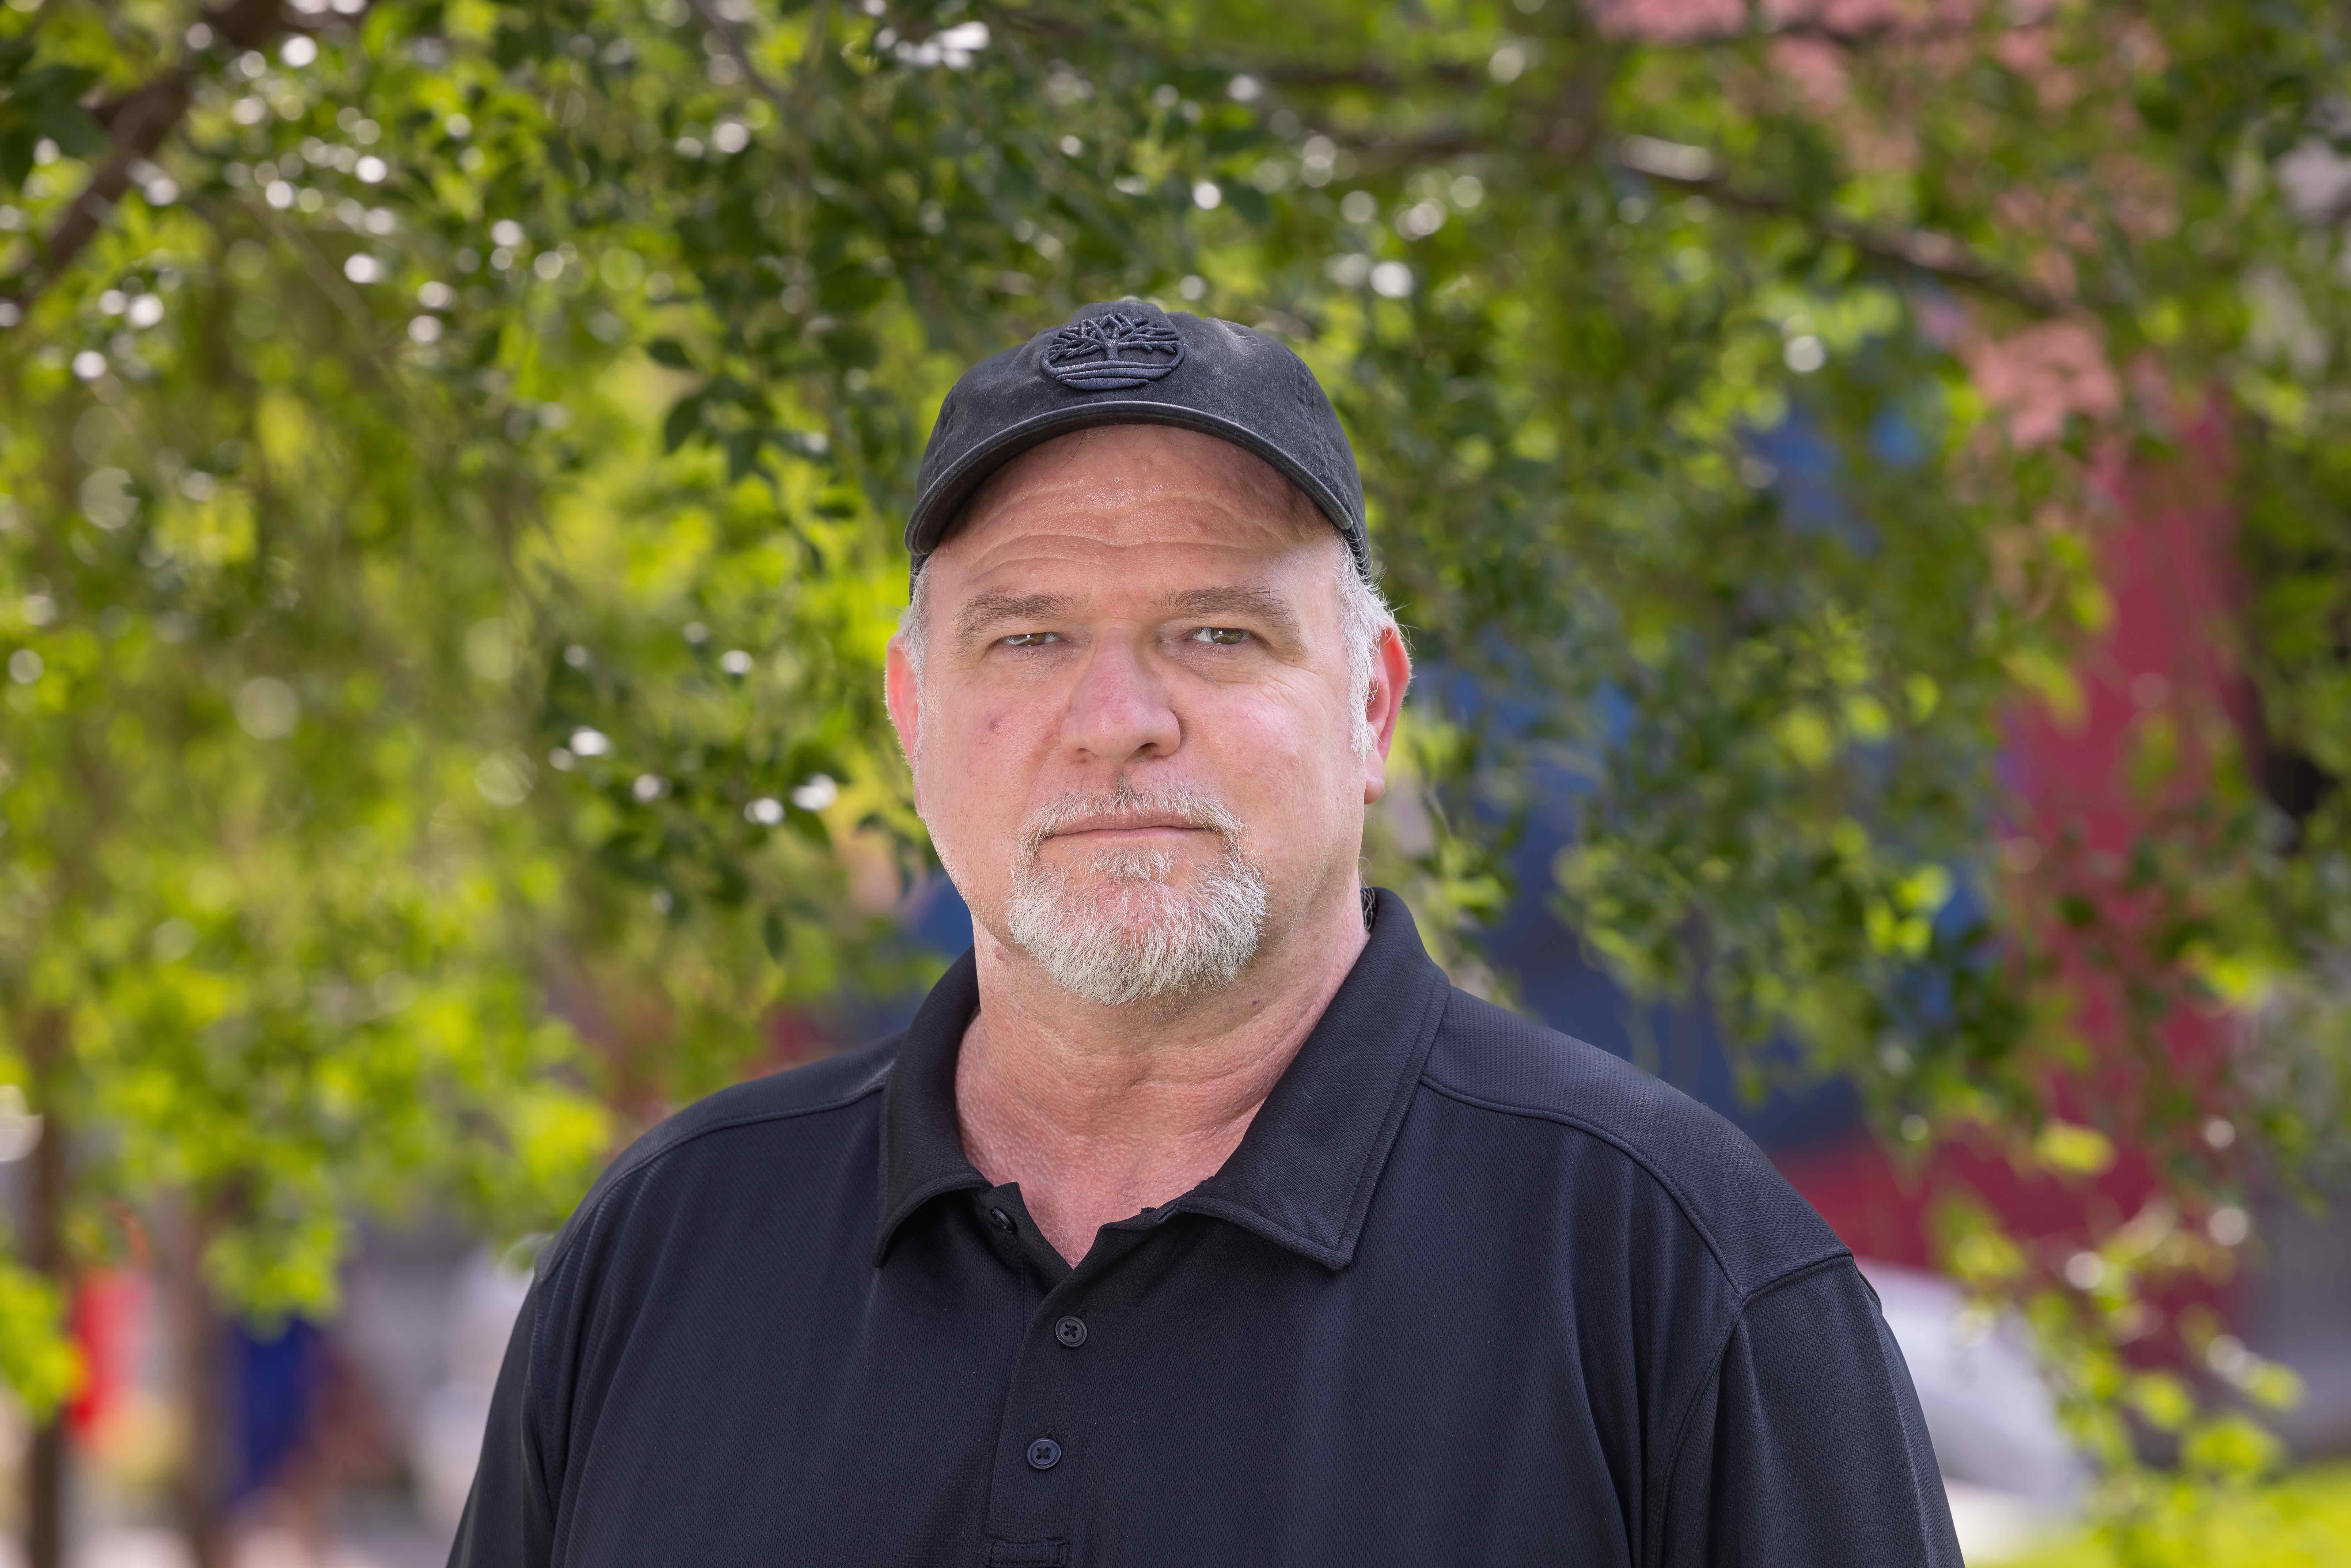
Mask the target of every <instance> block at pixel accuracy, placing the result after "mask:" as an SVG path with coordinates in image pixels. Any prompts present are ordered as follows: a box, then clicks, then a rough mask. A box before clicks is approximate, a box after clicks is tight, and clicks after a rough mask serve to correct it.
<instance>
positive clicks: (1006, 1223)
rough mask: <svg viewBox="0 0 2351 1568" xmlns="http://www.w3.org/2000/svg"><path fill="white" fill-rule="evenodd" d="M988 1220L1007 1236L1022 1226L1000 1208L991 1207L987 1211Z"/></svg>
mask: <svg viewBox="0 0 2351 1568" xmlns="http://www.w3.org/2000/svg"><path fill="white" fill-rule="evenodd" d="M987 1222H988V1223H989V1224H990V1225H993V1226H994V1227H996V1228H998V1230H1001V1231H1002V1232H1004V1234H1005V1235H1007V1236H1009V1235H1011V1234H1012V1233H1013V1232H1014V1231H1016V1230H1018V1229H1019V1228H1020V1227H1019V1223H1018V1222H1017V1221H1015V1220H1014V1219H1013V1218H1012V1217H1011V1216H1010V1215H1008V1214H1007V1213H1005V1212H1004V1211H1003V1210H1002V1209H1000V1208H991V1209H989V1210H988V1211H987Z"/></svg>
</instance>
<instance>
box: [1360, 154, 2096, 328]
mask: <svg viewBox="0 0 2351 1568" xmlns="http://www.w3.org/2000/svg"><path fill="white" fill-rule="evenodd" d="M1596 129H1597V128H1596V127H1595V126H1594V125H1593V124H1592V123H1591V122H1590V120H1588V119H1586V118H1583V117H1581V116H1576V115H1562V116H1561V117H1559V118H1557V119H1555V120H1552V121H1551V122H1550V124H1549V126H1548V128H1547V129H1546V130H1545V131H1543V132H1542V133H1541V134H1540V135H1537V136H1534V137H1531V138H1529V139H1527V140H1525V141H1516V140H1512V141H1507V142H1506V141H1504V140H1503V139H1501V138H1499V137H1498V136H1496V135H1494V134H1492V133H1488V132H1482V131H1471V130H1468V129H1466V128H1461V127H1455V128H1450V129H1447V130H1443V131H1431V132H1429V133H1427V134H1425V135H1420V136H1408V137H1393V138H1391V137H1374V138H1371V139H1369V140H1351V139H1349V138H1347V137H1345V136H1343V135H1342V134H1341V133H1339V132H1337V131H1324V134H1325V135H1327V136H1330V137H1331V138H1332V140H1333V141H1339V142H1341V143H1342V144H1343V145H1349V146H1352V147H1353V149H1354V150H1355V151H1357V152H1361V153H1368V154H1370V155H1372V156H1374V157H1377V158H1378V159H1380V161H1381V162H1384V163H1388V164H1392V165H1393V164H1405V163H1411V162H1426V161H1433V160H1437V159H1444V158H1458V157H1464V156H1468V155H1471V154H1483V155H1489V156H1502V157H1510V158H1516V159H1520V160H1524V159H1525V158H1526V157H1527V156H1528V155H1529V154H1530V153H1537V154H1540V153H1548V154H1550V155H1551V158H1552V161H1553V162H1559V163H1573V162H1583V160H1584V159H1585V158H1587V157H1589V156H1590V155H1591V148H1592V144H1593V141H1594V140H1595V139H1596V138H1595V131H1596ZM1604 157H1605V158H1606V161H1607V162H1609V163H1611V164H1613V165H1614V167H1616V168H1619V169H1622V170H1624V171H1625V172H1627V173H1631V174H1638V175H1639V176H1641V178H1643V179H1645V180H1647V181H1650V182H1651V183H1656V184H1659V185H1664V186H1667V187H1669V188H1671V189H1674V190H1677V191H1687V192H1688V193H1691V194H1693V195H1702V196H1705V197H1706V198H1707V199H1708V201H1712V202H1718V203H1719V204H1722V205H1723V206H1726V207H1729V208H1732V209H1735V210H1737V211H1740V212H1746V213H1755V214H1762V215H1766V216H1771V217H1783V218H1792V219H1794V220H1795V221H1796V222H1798V223H1801V224H1803V225H1806V226H1807V227H1809V228H1811V229H1813V231H1814V232H1816V233H1818V234H1821V235H1826V236H1827V237H1829V238H1831V239H1834V240H1838V241H1840V242H1842V243H1844V244H1845V245H1849V246H1852V247H1853V248H1854V249H1855V250H1856V251H1858V252H1860V253H1861V254H1862V255H1864V256H1868V257H1869V258H1871V259H1872V260H1874V261H1877V262H1882V263H1885V264H1887V265H1889V266H1894V267H1902V268H1905V269H1907V270H1909V271H1913V272H1923V273H1927V274H1928V275H1930V276H1932V277H1939V278H1941V279H1943V280H1944V281H1946V282H1948V283H1950V284H1953V285H1956V286H1958V287H1964V288H1969V289H1972V290H1974V291H1975V292H1977V293H1979V294H1984V295H1989V296H1991V297H1992V298H1997V299H2001V300H2004V301H2006V302H2007V303H2009V304H2011V305H2015V306H2018V307H2020V308H2023V309H2025V310H2028V311H2031V312H2032V314H2034V315H2036V316H2062V315H2064V314H2065V313H2066V312H2067V311H2069V310H2072V309H2074V308H2076V307H2077V306H2078V305H2079V304H2080V303H2081V301H2080V300H2079V299H2078V298H2074V297H2073V296H2071V295H2066V294H2060V293H2058V292H2056V291H2054V290H2052V289H2049V288H2045V287H2043V286H2042V285H2040V284H2038V283H2035V282H2033V281H2032V279H2031V278H2027V277H2018V276H2017V275H2016V274H2014V273H2012V272H2008V271H2005V270H2003V269H2002V268H2001V267H1996V266H1994V265H1993V264H1992V263H1991V262H1990V261H1988V260H1986V259H1985V258H1984V257H1983V256H1980V255H1979V254H1978V253H1977V252H1976V251H1975V250H1974V249H1972V248H1971V247H1970V246H1968V245H1967V244H1966V242H1964V241H1962V240H1959V239H1955V238H1953V237H1952V236H1950V235H1946V234H1938V233H1937V232H1935V231H1934V230H1932V229H1903V228H1891V227H1881V226H1878V225H1871V224H1865V223H1859V222H1856V221H1855V220H1854V219H1851V218H1847V217H1843V216H1840V215H1839V214H1835V213H1830V212H1822V211H1819V210H1817V209H1815V208H1813V207H1809V206H1807V205H1805V204H1802V203H1799V202H1797V201H1796V200H1795V199H1794V198H1792V197H1791V196H1789V195H1787V194H1786V193H1782V192H1778V191H1772V190H1770V189H1766V188H1762V187H1759V186H1754V185H1750V184H1746V183H1740V182H1737V181H1734V180H1732V179H1730V178H1729V177H1728V176H1725V175H1721V174H1718V173H1716V172H1714V169H1715V166H1716V161H1715V159H1714V157H1713V156H1712V155H1711V154H1710V153H1708V152H1706V151H1705V150H1704V149H1702V148H1697V147H1678V146H1675V145H1673V144H1670V143H1667V142H1660V141H1654V140H1652V139H1649V138H1645V137H1638V136H1633V137H1626V138H1625V139H1624V140H1623V141H1620V142H1618V143H1617V145H1616V149H1615V151H1614V152H1613V153H1611V154H1604Z"/></svg>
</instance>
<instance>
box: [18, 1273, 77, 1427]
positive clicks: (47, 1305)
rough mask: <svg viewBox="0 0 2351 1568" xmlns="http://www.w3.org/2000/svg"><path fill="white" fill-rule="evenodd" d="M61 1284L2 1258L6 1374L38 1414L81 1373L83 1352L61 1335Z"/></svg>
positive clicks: (44, 1412)
mask: <svg viewBox="0 0 2351 1568" xmlns="http://www.w3.org/2000/svg"><path fill="white" fill-rule="evenodd" d="M62 1305H63V1303H62V1302H60V1301H58V1299H57V1287H56V1286H55V1285H54V1284H52V1283H50V1282H49V1281H47V1280H44V1279H42V1278H40V1277H39V1276H38V1275H37V1274H32V1273H28V1272H27V1271H26V1270H23V1269H20V1268H18V1267H16V1265H15V1264H13V1263H6V1262H0V1379H5V1380H6V1382H7V1385H8V1387H9V1389H10V1391H11V1392H13V1393H14V1394H15V1395H16V1397H17V1398H18V1399H20V1400H22V1401H23V1402H24V1405H25V1407H26V1409H28V1410H30V1411H32V1412H33V1413H34V1414H35V1415H36V1416H46V1415H47V1414H48V1413H49V1412H50V1411H52V1410H54V1409H56V1408H57V1404H58V1402H59V1401H60V1400H62V1399H64V1398H65V1397H66V1396H68V1395H69V1394H71V1393H72V1392H73V1391H74V1386H75V1385H76V1384H78V1382H79V1381H80V1379H81V1363H80V1358H79V1357H78V1356H77V1355H76V1354H74V1351H73V1347H72V1346H70V1345H68V1344H67V1343H64V1342H63V1341H61V1340H60V1339H59V1338H58V1337H57V1316H58V1313H59V1312H60V1311H61V1309H62Z"/></svg>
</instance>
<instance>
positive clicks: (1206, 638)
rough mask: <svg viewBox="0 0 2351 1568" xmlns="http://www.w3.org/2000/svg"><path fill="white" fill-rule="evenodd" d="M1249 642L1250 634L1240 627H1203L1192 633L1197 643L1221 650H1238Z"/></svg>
mask: <svg viewBox="0 0 2351 1568" xmlns="http://www.w3.org/2000/svg"><path fill="white" fill-rule="evenodd" d="M1192 641H1194V642H1195V643H1214V644H1215V645H1216V646H1217V647H1219V648H1238V647H1239V646H1240V645H1241V644H1242V643H1246V642H1248V641H1249V633H1248V632H1244V631H1242V630H1241V629H1240V628H1239V627H1238V626H1203V627H1201V628H1200V629H1199V630H1198V631H1196V632H1193V633H1192Z"/></svg>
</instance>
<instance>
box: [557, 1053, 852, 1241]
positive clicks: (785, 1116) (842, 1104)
mask: <svg viewBox="0 0 2351 1568" xmlns="http://www.w3.org/2000/svg"><path fill="white" fill-rule="evenodd" d="M889 1081H890V1079H889V1074H888V1073H887V1072H886V1071H885V1072H883V1074H882V1075H881V1076H880V1077H878V1078H876V1079H875V1080H874V1081H873V1082H871V1083H868V1084H866V1085H865V1086H864V1087H862V1088H861V1089H859V1090H857V1091H856V1092H854V1093H851V1094H843V1095H840V1096H838V1097H836V1098H834V1099H831V1100H827V1101H823V1102H821V1103H818V1104H814V1105H793V1106H789V1107H787V1108H784V1109H781V1110H774V1111H757V1112H751V1113H746V1114H743V1115H739V1116H729V1117H727V1118H726V1119H725V1120H724V1121H719V1122H713V1123H711V1124H709V1125H708V1126H706V1127H696V1128H695V1129H694V1130H693V1131H692V1132H690V1133H687V1134H683V1135H682V1136H680V1137H678V1138H677V1139H676V1140H675V1141H674V1142H671V1143H667V1144H664V1145H662V1146H661V1147H660V1148H657V1149H649V1150H647V1151H646V1152H645V1153H644V1154H643V1155H640V1156H638V1158H637V1159H636V1160H635V1161H634V1162H632V1164H630V1165H628V1166H617V1167H615V1168H614V1169H613V1170H611V1172H610V1173H608V1174H609V1176H610V1177H611V1179H610V1180H609V1181H607V1182H605V1183H604V1184H603V1185H604V1191H603V1194H602V1196H601V1197H598V1198H597V1199H596V1204H595V1207H593V1208H591V1209H590V1210H589V1211H588V1213H587V1215H586V1216H585V1218H584V1219H583V1221H582V1223H580V1226H579V1227H578V1228H577V1229H576V1230H575V1229H573V1228H571V1227H569V1226H567V1227H565V1229H566V1231H567V1232H569V1236H570V1237H571V1238H577V1237H579V1236H582V1235H585V1234H587V1233H588V1232H589V1231H591V1230H593V1229H595V1228H596V1225H597V1222H598V1220H599V1219H600V1218H601V1216H602V1214H603V1212H604V1208H605V1206H606V1205H608V1204H610V1203H611V1201H612V1195H613V1194H615V1193H617V1192H619V1191H620V1190H621V1188H622V1187H623V1186H627V1185H628V1184H629V1183H630V1182H632V1181H633V1180H634V1179H635V1178H636V1177H638V1176H641V1175H643V1173H644V1172H646V1171H649V1170H651V1169H653V1166H657V1165H659V1164H660V1163H661V1162H662V1161H663V1160H665V1159H667V1158H668V1157H669V1156H670V1155H674V1154H675V1153H676V1152H677V1151H678V1150H680V1149H682V1148H684V1147H685V1146H686V1145H689V1144H695V1143H699V1142H700V1141H701V1140H703V1139H704V1138H706V1137H708V1136H710V1135H711V1134H713V1133H726V1132H732V1131H733V1130H734V1129H736V1128H737V1127H748V1126H754V1125H756V1124H758V1123H761V1122H789V1121H791V1120H793V1119H794V1118H795V1117H799V1116H819V1115H822V1114H823V1113H825V1112H827V1111H841V1110H846V1109H847V1108H848V1107H850V1106H852V1105H854V1104H856V1103H858V1102H859V1101H860V1100H863V1099H867V1098H869V1097H871V1096H872V1095H874V1094H878V1093H880V1092H881V1091H882V1090H883V1087H884V1086H885V1085H886V1084H887V1083H888V1082H889ZM574 1244H575V1242H574V1241H573V1240H572V1239H565V1240H563V1241H562V1242H561V1243H560V1244H559V1246H557V1247H551V1248H549V1249H548V1251H547V1252H546V1253H545V1254H543V1255H542V1256H541V1259H540V1267H539V1270H538V1273H539V1274H540V1276H541V1277H544V1276H545V1275H546V1274H548V1273H549V1272H551V1271H552V1270H554V1269H555V1267H556V1266H557V1265H558V1264H559V1263H560V1262H561V1261H562V1255H563V1254H565V1253H568V1252H569V1251H570V1249H571V1248H572V1246H573V1245H574Z"/></svg>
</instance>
